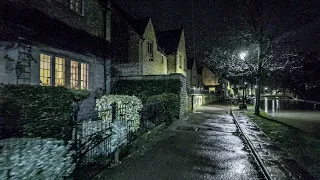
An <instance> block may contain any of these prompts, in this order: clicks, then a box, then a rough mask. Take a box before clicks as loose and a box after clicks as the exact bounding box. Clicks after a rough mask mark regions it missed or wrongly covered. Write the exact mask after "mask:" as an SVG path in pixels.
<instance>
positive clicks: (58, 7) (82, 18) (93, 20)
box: [15, 0, 108, 37]
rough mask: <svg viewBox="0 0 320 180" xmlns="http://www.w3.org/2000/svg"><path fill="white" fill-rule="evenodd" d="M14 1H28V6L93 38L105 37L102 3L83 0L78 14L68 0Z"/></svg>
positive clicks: (104, 6) (105, 14) (104, 18)
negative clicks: (81, 9) (80, 11)
mask: <svg viewBox="0 0 320 180" xmlns="http://www.w3.org/2000/svg"><path fill="white" fill-rule="evenodd" d="M15 1H28V3H29V4H30V5H32V6H34V7H36V8H37V9H39V10H41V11H43V12H44V13H45V14H48V15H49V16H51V17H53V18H55V19H58V20H60V21H62V22H64V23H66V24H68V25H69V26H71V27H74V28H76V29H81V30H84V31H87V32H89V33H90V34H91V35H93V36H98V37H105V33H106V28H105V26H106V24H105V23H106V16H107V9H106V6H108V4H104V3H101V2H103V1H99V0H83V11H82V13H78V12H76V11H75V10H72V9H71V8H70V0H61V1H60V0H32V1H30V0H15ZM39 25H41V24H39ZM53 31H54V30H53Z"/></svg>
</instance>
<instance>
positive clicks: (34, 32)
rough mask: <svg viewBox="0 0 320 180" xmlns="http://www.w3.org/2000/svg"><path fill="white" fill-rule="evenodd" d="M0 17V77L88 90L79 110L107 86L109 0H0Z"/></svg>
mask: <svg viewBox="0 0 320 180" xmlns="http://www.w3.org/2000/svg"><path fill="white" fill-rule="evenodd" d="M0 17H1V19H0V83H4V84H31V85H42V86H66V87H69V88H76V89H87V90H90V91H91V92H92V96H91V97H89V98H88V99H87V100H85V102H84V103H83V106H82V107H81V112H82V113H88V112H90V111H91V110H93V108H94V104H95V102H94V98H95V97H96V96H97V95H98V94H101V92H102V91H104V92H105V93H106V92H108V91H109V88H110V78H109V75H110V49H109V47H110V45H109V44H110V40H111V39H110V38H111V34H110V33H111V24H110V23H111V10H110V2H108V1H100V0H68V1H63V0H33V1H29V0H2V1H1V2H0ZM22 68H23V70H21V69H22Z"/></svg>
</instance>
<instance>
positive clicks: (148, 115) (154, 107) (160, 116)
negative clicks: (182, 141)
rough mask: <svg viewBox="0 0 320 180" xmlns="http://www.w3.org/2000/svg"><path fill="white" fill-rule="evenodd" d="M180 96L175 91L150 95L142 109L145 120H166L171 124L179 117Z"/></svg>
mask: <svg viewBox="0 0 320 180" xmlns="http://www.w3.org/2000/svg"><path fill="white" fill-rule="evenodd" d="M179 110H180V106H179V96H178V95H177V94H173V93H163V94H160V95H154V96H150V97H149V98H148V100H147V102H146V103H145V106H144V108H143V111H142V120H143V122H146V121H149V122H151V123H153V124H159V123H161V122H165V123H168V124H170V123H171V122H172V121H173V120H174V119H176V118H178V117H179Z"/></svg>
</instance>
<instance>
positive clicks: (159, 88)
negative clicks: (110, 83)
mask: <svg viewBox="0 0 320 180" xmlns="http://www.w3.org/2000/svg"><path fill="white" fill-rule="evenodd" d="M180 90H181V82H180V80H179V79H166V80H119V81H117V82H116V83H115V85H114V88H113V89H112V92H111V93H112V94H125V95H130V96H132V95H134V96H137V97H138V98H139V99H141V101H142V103H143V104H145V102H146V101H147V99H148V98H149V97H150V96H153V95H158V94H162V93H175V94H179V93H180Z"/></svg>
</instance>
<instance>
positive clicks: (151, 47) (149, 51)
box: [147, 41, 153, 57]
mask: <svg viewBox="0 0 320 180" xmlns="http://www.w3.org/2000/svg"><path fill="white" fill-rule="evenodd" d="M147 45H148V54H149V55H150V56H151V57H153V42H151V41H148V44H147Z"/></svg>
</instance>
